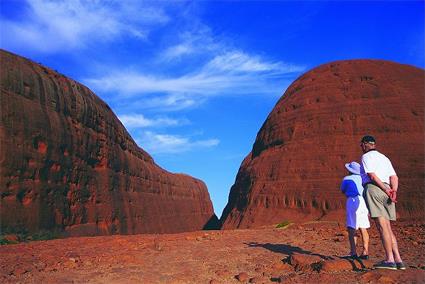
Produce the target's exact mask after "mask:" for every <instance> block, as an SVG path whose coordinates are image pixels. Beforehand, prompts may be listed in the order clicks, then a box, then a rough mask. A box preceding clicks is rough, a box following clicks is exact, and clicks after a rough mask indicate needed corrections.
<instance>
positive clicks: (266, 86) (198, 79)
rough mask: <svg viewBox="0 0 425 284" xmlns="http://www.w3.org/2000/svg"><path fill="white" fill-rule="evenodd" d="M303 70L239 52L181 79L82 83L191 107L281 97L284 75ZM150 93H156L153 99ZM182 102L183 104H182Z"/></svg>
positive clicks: (133, 77) (131, 77) (127, 76)
mask: <svg viewBox="0 0 425 284" xmlns="http://www.w3.org/2000/svg"><path fill="white" fill-rule="evenodd" d="M302 70H304V67H302V66H297V65H291V64H285V63H283V62H279V61H276V62H274V61H268V60H265V59H263V58H261V57H259V56H255V55H254V56H253V55H249V54H247V53H244V52H242V51H236V50H234V51H231V52H226V53H222V54H218V55H216V56H214V57H213V58H212V59H210V60H209V61H207V62H206V63H204V65H203V66H201V67H200V68H198V70H195V71H193V72H190V73H187V74H185V75H182V76H175V77H172V76H169V77H166V76H158V75H156V76H155V75H152V74H146V73H144V72H135V71H127V72H126V71H123V70H117V71H112V72H111V73H110V74H108V75H105V76H101V77H99V78H89V79H86V80H85V83H86V84H87V85H89V86H90V87H91V88H93V89H95V90H97V91H100V92H109V93H114V94H119V95H121V96H125V97H127V98H132V97H133V98H134V97H137V98H139V99H142V100H146V103H145V107H149V106H152V105H153V106H160V105H163V106H167V107H172V106H177V105H179V106H180V108H183V107H185V106H186V107H190V106H193V105H194V104H196V102H201V101H202V100H203V99H205V98H207V97H211V96H224V95H239V94H274V95H276V96H278V95H281V93H282V91H283V90H284V88H285V87H286V84H287V83H289V80H287V78H286V77H287V76H290V75H291V74H294V73H297V72H301V71H302ZM149 94H155V99H152V98H150V96H149ZM182 103H183V104H182Z"/></svg>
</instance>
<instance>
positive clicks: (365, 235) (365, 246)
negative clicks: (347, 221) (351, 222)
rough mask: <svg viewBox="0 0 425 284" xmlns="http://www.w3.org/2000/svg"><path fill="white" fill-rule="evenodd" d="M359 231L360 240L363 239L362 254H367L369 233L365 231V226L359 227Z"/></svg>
mask: <svg viewBox="0 0 425 284" xmlns="http://www.w3.org/2000/svg"><path fill="white" fill-rule="evenodd" d="M360 232H361V234H362V241H363V252H362V255H369V233H368V232H367V229H365V228H360Z"/></svg>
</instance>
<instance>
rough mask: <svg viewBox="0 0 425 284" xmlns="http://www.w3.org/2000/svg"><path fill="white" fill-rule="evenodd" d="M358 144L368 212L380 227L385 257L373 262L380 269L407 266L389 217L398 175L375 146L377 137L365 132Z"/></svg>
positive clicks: (393, 205) (393, 204)
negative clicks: (365, 134)
mask: <svg viewBox="0 0 425 284" xmlns="http://www.w3.org/2000/svg"><path fill="white" fill-rule="evenodd" d="M360 146H361V148H362V150H363V153H364V154H363V156H362V159H361V161H362V163H361V175H362V182H363V187H364V189H365V191H364V196H365V200H366V204H367V206H368V208H369V212H370V216H371V217H372V219H374V220H375V224H376V226H377V228H378V230H379V233H380V236H381V241H382V245H383V247H384V250H385V255H386V259H385V260H384V261H382V262H380V263H378V264H376V265H375V267H376V268H382V269H392V270H396V269H402V270H404V269H406V266H405V265H404V263H403V261H402V259H401V257H400V253H399V251H398V245H397V240H396V237H395V235H394V233H393V231H392V229H391V223H390V221H395V220H396V213H395V203H396V202H397V201H396V200H397V189H398V177H397V174H396V173H395V171H394V168H393V166H392V164H391V161H390V160H389V159H388V158H387V157H386V156H385V155H383V154H381V153H380V152H378V151H377V150H376V141H375V138H374V137H372V136H369V135H367V136H364V137H363V138H362V140H361V143H360Z"/></svg>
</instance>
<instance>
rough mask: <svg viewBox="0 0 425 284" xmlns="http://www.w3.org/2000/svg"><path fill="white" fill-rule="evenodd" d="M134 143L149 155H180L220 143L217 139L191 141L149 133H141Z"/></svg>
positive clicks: (179, 137)
mask: <svg viewBox="0 0 425 284" xmlns="http://www.w3.org/2000/svg"><path fill="white" fill-rule="evenodd" d="M136 142H137V144H138V145H139V146H140V147H142V148H143V149H145V150H146V151H148V152H149V153H151V154H165V153H168V154H171V153H182V152H188V151H192V150H199V149H202V148H211V147H215V146H217V145H218V144H219V143H220V141H219V140H218V139H207V140H196V141H192V140H190V139H189V138H187V137H183V136H179V135H170V134H158V133H154V132H151V131H145V132H143V134H142V135H141V137H140V138H139V139H136Z"/></svg>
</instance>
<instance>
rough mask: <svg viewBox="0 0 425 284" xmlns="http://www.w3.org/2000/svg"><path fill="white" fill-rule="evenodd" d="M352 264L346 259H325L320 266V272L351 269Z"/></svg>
mask: <svg viewBox="0 0 425 284" xmlns="http://www.w3.org/2000/svg"><path fill="white" fill-rule="evenodd" d="M354 267H355V266H354V264H352V263H351V262H350V261H349V260H346V259H334V260H326V261H324V262H323V263H322V264H321V266H320V272H322V271H323V272H335V271H344V270H353V268H354Z"/></svg>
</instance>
